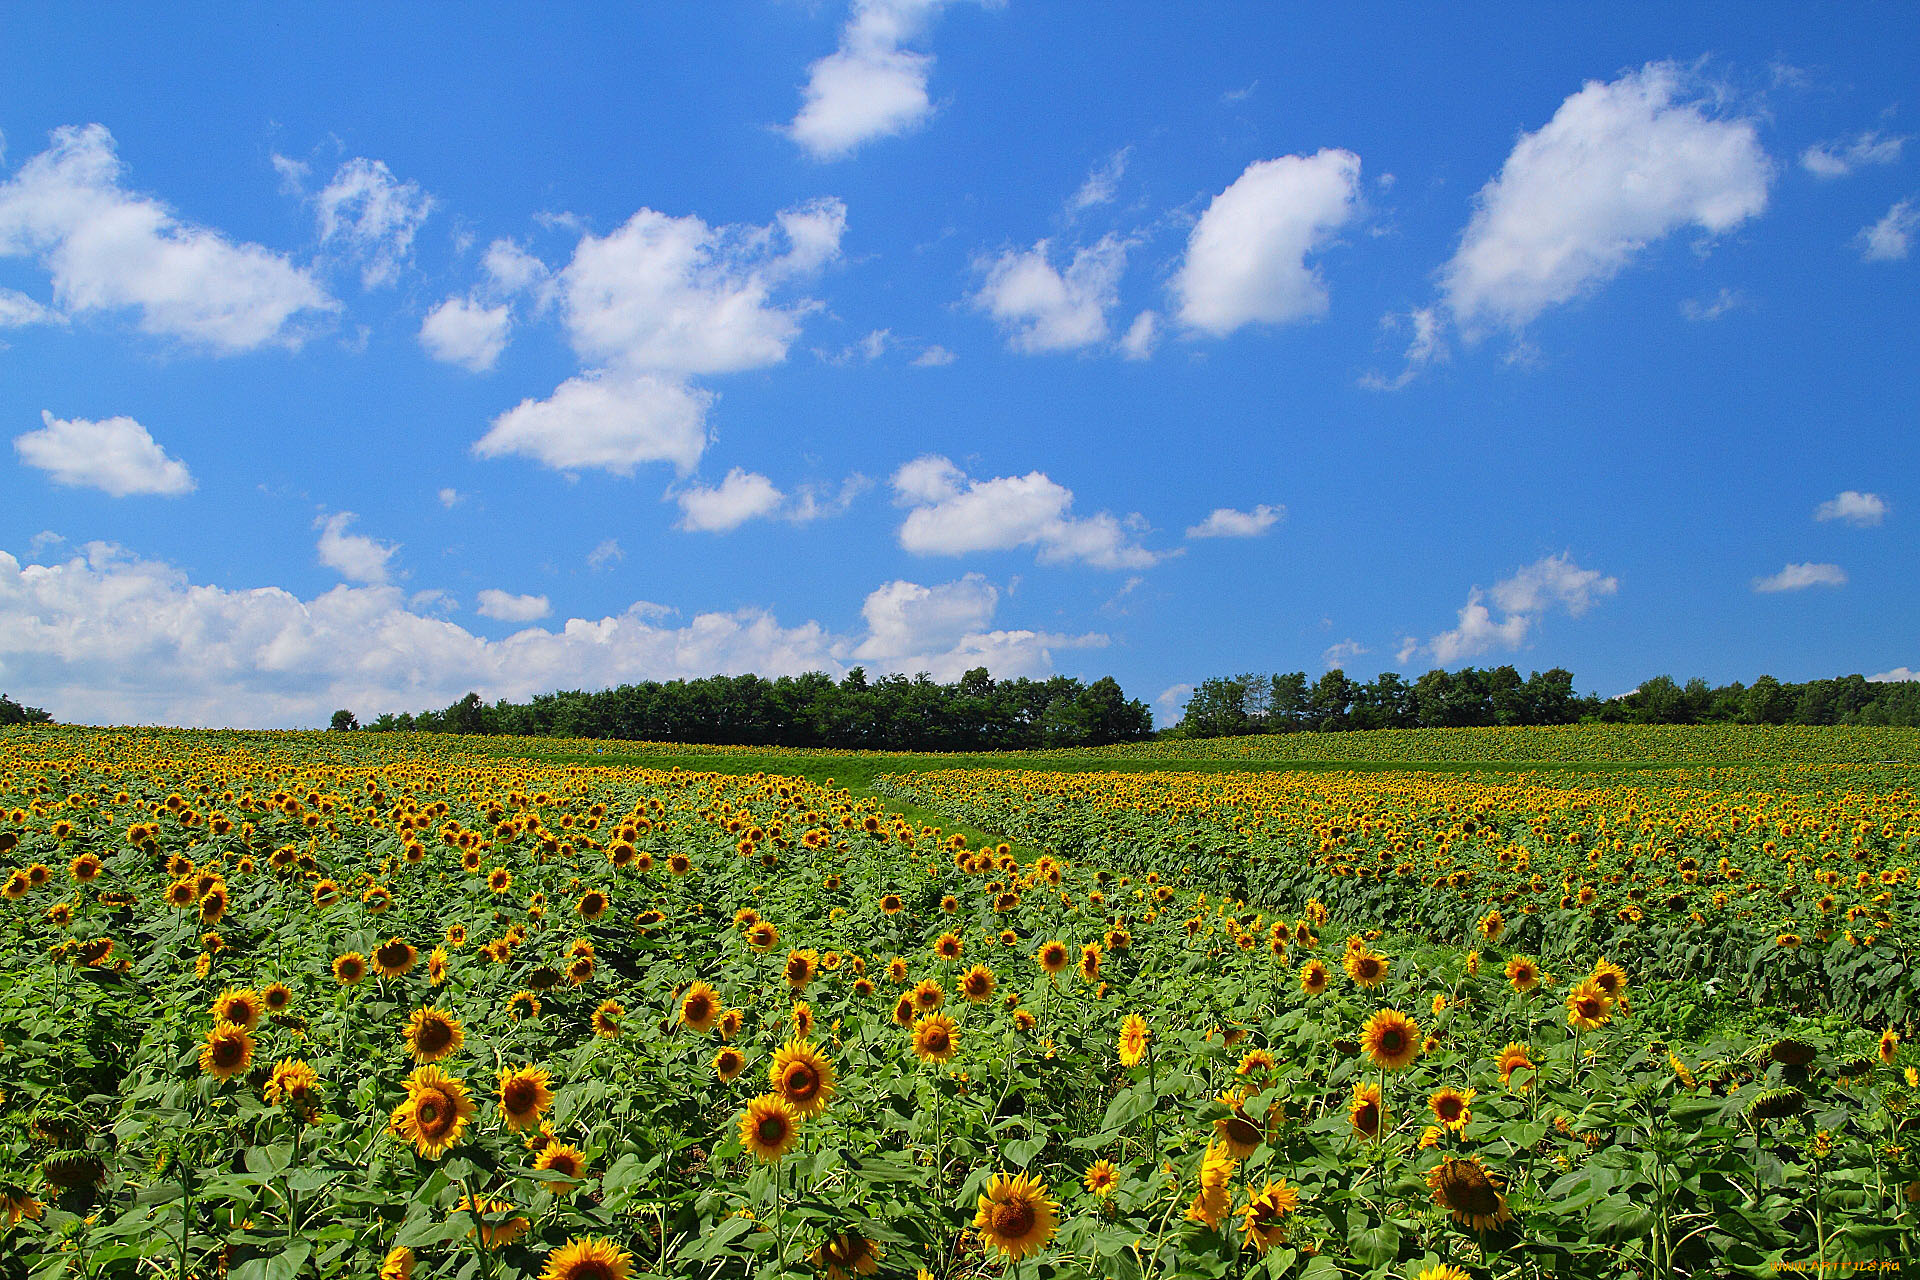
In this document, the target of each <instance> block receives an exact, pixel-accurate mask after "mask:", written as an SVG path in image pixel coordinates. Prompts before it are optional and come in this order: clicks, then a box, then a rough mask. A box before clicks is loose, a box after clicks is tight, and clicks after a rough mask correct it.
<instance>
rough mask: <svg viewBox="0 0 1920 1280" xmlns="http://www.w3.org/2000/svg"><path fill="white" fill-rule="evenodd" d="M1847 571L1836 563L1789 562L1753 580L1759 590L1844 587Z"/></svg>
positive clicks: (1755, 588)
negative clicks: (1783, 566) (1776, 570)
mask: <svg viewBox="0 0 1920 1280" xmlns="http://www.w3.org/2000/svg"><path fill="white" fill-rule="evenodd" d="M1846 585H1847V571H1846V570H1845V569H1842V568H1841V567H1840V566H1839V565H1837V564H1790V565H1787V566H1786V567H1785V568H1783V569H1781V570H1780V572H1778V573H1776V574H1771V575H1769V576H1767V577H1764V578H1755V579H1754V580H1753V589H1754V590H1755V591H1761V592H1775V591H1805V590H1806V589H1807V588H1808V587H1844V586H1846Z"/></svg>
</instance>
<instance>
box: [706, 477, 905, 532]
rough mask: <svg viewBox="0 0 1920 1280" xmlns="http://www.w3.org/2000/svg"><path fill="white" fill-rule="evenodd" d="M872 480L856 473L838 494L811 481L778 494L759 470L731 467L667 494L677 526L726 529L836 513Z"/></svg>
mask: <svg viewBox="0 0 1920 1280" xmlns="http://www.w3.org/2000/svg"><path fill="white" fill-rule="evenodd" d="M870 483H871V482H870V481H868V479H867V478H866V477H865V476H862V475H854V476H851V477H849V478H848V479H847V480H846V481H845V482H844V483H843V484H842V485H841V486H840V490H839V492H838V493H837V494H835V493H828V492H825V491H823V490H821V489H820V488H818V487H816V486H813V485H802V486H800V488H798V489H796V490H795V491H794V492H793V493H791V494H788V493H782V492H781V491H780V489H779V488H778V487H776V486H775V485H774V483H773V481H771V480H769V479H767V477H765V476H763V475H761V474H760V473H759V472H757V471H746V470H743V469H742V468H740V467H734V468H733V469H732V470H730V471H728V472H727V474H726V478H725V479H723V480H722V481H721V482H720V483H719V484H718V485H715V486H711V487H709V486H706V485H698V484H696V485H690V486H688V487H687V488H685V489H682V490H680V491H679V492H678V493H672V494H669V495H668V496H670V497H671V498H672V499H673V500H674V501H675V502H677V503H679V504H680V521H679V523H678V524H677V525H675V527H676V528H679V529H685V530H688V531H690V532H699V533H726V532H728V531H730V530H733V529H737V528H739V527H740V526H741V525H743V524H745V523H746V522H747V521H749V520H757V519H765V518H770V517H778V518H779V519H782V520H785V521H788V522H789V523H792V524H806V523H808V522H809V521H812V520H818V519H821V518H823V517H825V516H832V515H839V514H840V513H841V512H843V511H845V510H846V509H847V508H848V507H849V506H851V505H852V504H853V500H854V498H855V497H856V496H858V495H859V494H860V493H861V492H863V491H864V490H865V489H866V488H867V487H868V485H869V484H870Z"/></svg>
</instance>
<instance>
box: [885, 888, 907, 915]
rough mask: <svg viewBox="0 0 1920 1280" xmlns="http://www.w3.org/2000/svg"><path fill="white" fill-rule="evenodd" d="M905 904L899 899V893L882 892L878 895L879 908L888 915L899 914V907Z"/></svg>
mask: <svg viewBox="0 0 1920 1280" xmlns="http://www.w3.org/2000/svg"><path fill="white" fill-rule="evenodd" d="M906 905H907V904H906V903H905V902H903V901H901V899H900V895H899V894H897V893H883V894H881V895H880V909H881V910H882V911H884V912H886V913H887V914H888V915H890V916H897V915H899V914H900V912H901V909H902V908H904V907H905V906H906Z"/></svg>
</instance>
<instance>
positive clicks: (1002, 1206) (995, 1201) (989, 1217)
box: [973, 1173, 1059, 1262]
mask: <svg viewBox="0 0 1920 1280" xmlns="http://www.w3.org/2000/svg"><path fill="white" fill-rule="evenodd" d="M1058 1207H1059V1206H1057V1205H1055V1204H1054V1202H1053V1201H1051V1200H1049V1199H1047V1184H1046V1183H1044V1182H1042V1181H1040V1180H1039V1179H1037V1178H1034V1177H1032V1176H1030V1175H1028V1174H1024V1173H1023V1174H1021V1175H1020V1176H1019V1177H1017V1178H1008V1177H1007V1176H1006V1175H1004V1174H998V1173H996V1174H995V1175H994V1176H993V1180H992V1181H991V1182H989V1183H987V1189H986V1190H985V1191H983V1192H982V1193H981V1194H980V1207H979V1211H978V1212H977V1213H975V1214H974V1217H973V1229H974V1231H975V1232H976V1233H977V1234H978V1235H979V1237H980V1242H981V1244H983V1245H987V1246H991V1247H992V1248H995V1249H998V1250H999V1251H1000V1253H1001V1254H1002V1255H1003V1256H1004V1257H1005V1258H1006V1260H1007V1261H1008V1262H1018V1261H1020V1259H1022V1258H1024V1257H1026V1256H1027V1255H1028V1254H1030V1253H1038V1252H1039V1251H1040V1250H1041V1249H1044V1248H1045V1247H1046V1245H1047V1242H1048V1241H1049V1240H1051V1239H1053V1234H1054V1231H1055V1230H1056V1229H1057V1228H1058V1225H1059V1219H1058V1217H1056V1216H1055V1211H1056V1210H1057V1209H1058Z"/></svg>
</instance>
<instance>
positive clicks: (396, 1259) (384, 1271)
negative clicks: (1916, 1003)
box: [380, 1244, 413, 1280]
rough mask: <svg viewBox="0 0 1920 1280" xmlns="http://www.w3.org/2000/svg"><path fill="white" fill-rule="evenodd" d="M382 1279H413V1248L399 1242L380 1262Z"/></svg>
mask: <svg viewBox="0 0 1920 1280" xmlns="http://www.w3.org/2000/svg"><path fill="white" fill-rule="evenodd" d="M380 1280H413V1250H411V1249H409V1248H408V1247H407V1246H406V1245H403V1244H397V1245H395V1246H394V1247H393V1248H391V1249H389V1250H387V1256H386V1257H385V1258H384V1259H382V1261H381V1263H380Z"/></svg>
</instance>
